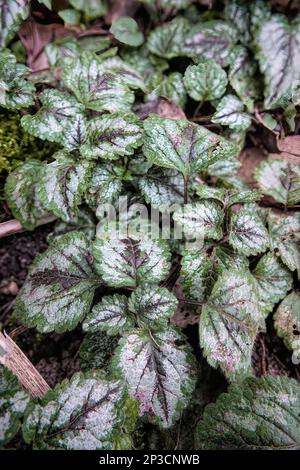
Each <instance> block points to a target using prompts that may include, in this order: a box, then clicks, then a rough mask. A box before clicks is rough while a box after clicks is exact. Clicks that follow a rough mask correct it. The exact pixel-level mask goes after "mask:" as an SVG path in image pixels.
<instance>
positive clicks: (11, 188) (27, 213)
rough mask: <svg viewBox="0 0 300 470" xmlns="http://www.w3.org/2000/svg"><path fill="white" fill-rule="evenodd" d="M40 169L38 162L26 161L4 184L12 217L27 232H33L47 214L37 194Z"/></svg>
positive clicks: (41, 165) (41, 166)
mask: <svg viewBox="0 0 300 470" xmlns="http://www.w3.org/2000/svg"><path fill="white" fill-rule="evenodd" d="M42 168H43V164H42V163H41V162H40V161H38V160H28V161H27V162H26V163H24V164H23V165H22V166H20V167H19V168H18V169H17V170H15V171H14V172H13V173H10V174H9V175H8V177H7V179H6V183H5V196H6V200H7V203H8V205H9V207H10V209H11V211H12V213H13V215H14V217H16V219H18V220H19V221H20V222H21V224H22V226H23V227H24V228H26V229H27V230H33V229H34V228H35V227H36V225H37V222H38V220H39V219H41V218H42V217H43V216H45V215H46V213H47V212H46V210H45V209H44V207H43V205H42V202H41V200H40V197H39V194H38V192H37V187H38V184H39V182H40V175H41V170H42Z"/></svg>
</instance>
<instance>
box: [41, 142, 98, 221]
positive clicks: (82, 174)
mask: <svg viewBox="0 0 300 470" xmlns="http://www.w3.org/2000/svg"><path fill="white" fill-rule="evenodd" d="M54 157H55V158H56V160H55V161H54V162H52V163H48V164H47V165H44V166H43V169H42V171H41V181H40V186H39V196H40V199H41V201H42V203H43V205H44V207H46V209H48V210H49V211H51V212H53V213H54V214H55V215H56V216H57V217H59V218H61V219H62V220H64V221H65V222H71V221H72V219H73V218H74V217H75V216H76V215H77V213H78V206H79V204H80V202H81V196H82V194H83V192H84V191H85V189H86V188H87V185H88V181H89V177H90V163H89V162H86V161H82V162H80V161H79V162H76V161H74V160H73V158H71V156H70V154H68V153H67V152H64V151H61V152H57V153H56V154H55V155H54Z"/></svg>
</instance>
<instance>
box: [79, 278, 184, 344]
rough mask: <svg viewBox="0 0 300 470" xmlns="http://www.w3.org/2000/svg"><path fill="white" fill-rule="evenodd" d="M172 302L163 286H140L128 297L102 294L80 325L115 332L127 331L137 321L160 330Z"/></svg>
mask: <svg viewBox="0 0 300 470" xmlns="http://www.w3.org/2000/svg"><path fill="white" fill-rule="evenodd" d="M176 306H177V299H176V297H174V295H173V294H171V293H170V292H169V291H168V290H167V289H165V288H160V287H156V286H151V285H145V286H140V287H138V288H137V289H136V290H135V291H134V292H133V293H132V295H131V297H130V298H129V299H128V298H127V297H126V296H125V295H118V294H115V295H113V296H105V297H103V298H102V301H101V302H100V303H98V304H97V305H95V307H94V308H93V310H92V311H91V312H90V313H89V314H88V315H87V317H86V319H85V321H84V323H83V329H84V331H90V332H96V331H105V332H107V334H108V335H116V334H124V332H126V331H130V330H131V329H132V328H133V327H134V326H135V324H136V323H137V324H138V325H139V326H140V327H142V326H144V327H147V328H150V329H151V330H160V329H162V328H164V327H165V326H166V325H167V324H168V320H169V318H170V316H171V314H172V313H173V312H174V310H175V308H176Z"/></svg>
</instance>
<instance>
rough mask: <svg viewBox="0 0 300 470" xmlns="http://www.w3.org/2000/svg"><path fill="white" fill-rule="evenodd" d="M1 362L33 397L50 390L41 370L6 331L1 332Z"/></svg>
mask: <svg viewBox="0 0 300 470" xmlns="http://www.w3.org/2000/svg"><path fill="white" fill-rule="evenodd" d="M0 364H2V365H3V366H4V367H6V368H7V369H9V370H10V371H11V372H12V373H13V374H14V375H15V376H16V377H17V378H18V380H19V382H20V383H21V384H22V385H23V387H24V388H25V389H26V390H27V391H28V392H29V393H30V395H31V396H32V397H39V398H41V397H43V396H44V395H45V393H47V392H48V391H49V390H50V387H49V385H48V384H47V382H46V381H45V380H44V379H43V377H42V376H41V374H40V373H39V371H38V370H37V369H36V368H35V367H34V365H33V364H32V363H31V362H30V361H29V359H28V358H27V357H26V356H25V354H24V353H23V352H22V351H21V349H20V348H19V346H17V344H16V343H15V342H14V341H13V340H12V339H11V337H10V336H8V335H7V334H6V333H5V332H4V333H1V332H0Z"/></svg>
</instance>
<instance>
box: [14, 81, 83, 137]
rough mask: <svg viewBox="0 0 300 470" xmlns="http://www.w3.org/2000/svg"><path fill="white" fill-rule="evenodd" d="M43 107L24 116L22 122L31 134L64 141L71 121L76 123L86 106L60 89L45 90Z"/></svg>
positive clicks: (42, 96) (41, 97) (42, 97)
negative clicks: (31, 114)
mask: <svg viewBox="0 0 300 470" xmlns="http://www.w3.org/2000/svg"><path fill="white" fill-rule="evenodd" d="M40 100H41V102H42V107H41V108H40V109H39V111H38V112H37V113H36V114H34V115H33V116H30V115H27V116H23V117H22V120H21V124H22V126H23V127H24V129H25V130H26V131H27V132H29V134H32V135H34V136H35V137H39V138H40V139H46V140H50V142H58V143H63V142H64V140H65V135H66V132H67V131H68V132H69V126H70V124H71V123H75V122H76V120H77V119H78V117H79V115H80V114H82V112H83V110H84V108H83V106H82V104H80V103H78V102H77V100H76V99H75V98H74V97H73V96H71V95H68V94H66V93H63V92H61V91H58V90H53V89H48V90H44V91H43V92H42V93H41V95H40Z"/></svg>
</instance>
